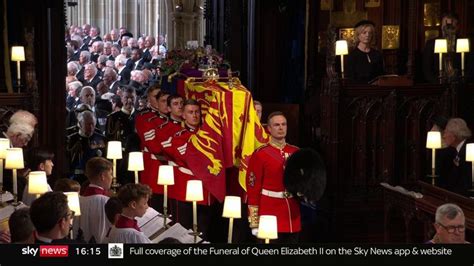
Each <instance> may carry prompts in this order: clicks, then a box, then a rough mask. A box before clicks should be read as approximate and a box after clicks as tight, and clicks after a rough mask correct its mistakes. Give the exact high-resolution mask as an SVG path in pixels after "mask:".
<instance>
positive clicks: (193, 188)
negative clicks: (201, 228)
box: [186, 180, 204, 243]
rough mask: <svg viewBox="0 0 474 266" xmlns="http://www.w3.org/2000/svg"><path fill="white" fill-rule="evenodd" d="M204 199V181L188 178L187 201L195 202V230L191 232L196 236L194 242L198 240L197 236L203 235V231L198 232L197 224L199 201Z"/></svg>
mask: <svg viewBox="0 0 474 266" xmlns="http://www.w3.org/2000/svg"><path fill="white" fill-rule="evenodd" d="M202 200H204V196H203V193H202V181H201V180H188V183H187V185H186V201H192V202H193V232H192V233H190V234H191V235H192V236H194V243H196V242H197V237H198V236H199V235H201V232H198V225H197V202H198V201H202Z"/></svg>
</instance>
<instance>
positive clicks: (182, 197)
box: [162, 127, 214, 206]
mask: <svg viewBox="0 0 474 266" xmlns="http://www.w3.org/2000/svg"><path fill="white" fill-rule="evenodd" d="M193 134H196V130H195V129H192V128H188V127H186V128H184V129H182V130H181V131H179V132H177V133H176V134H175V135H174V136H173V137H172V138H170V139H168V140H166V141H164V142H162V146H163V153H164V155H165V156H166V157H167V158H169V162H168V164H169V165H173V171H174V185H172V186H169V187H168V191H169V197H170V198H172V199H176V200H179V201H186V185H187V182H188V180H193V179H199V178H197V177H196V176H194V174H193V172H192V171H191V170H190V169H189V168H188V166H187V164H186V161H185V158H184V155H185V153H186V147H187V145H188V140H189V138H190V137H191V136H192V135H193ZM203 194H204V195H203V196H204V200H203V201H198V204H201V205H207V206H209V205H211V204H212V203H213V202H214V198H213V197H212V196H211V193H210V192H209V191H208V190H207V189H206V188H204V187H203Z"/></svg>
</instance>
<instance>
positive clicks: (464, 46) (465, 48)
mask: <svg viewBox="0 0 474 266" xmlns="http://www.w3.org/2000/svg"><path fill="white" fill-rule="evenodd" d="M468 52H469V39H457V40H456V53H461V70H462V76H463V77H464V53H468Z"/></svg>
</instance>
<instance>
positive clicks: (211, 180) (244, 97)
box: [185, 79, 269, 202]
mask: <svg viewBox="0 0 474 266" xmlns="http://www.w3.org/2000/svg"><path fill="white" fill-rule="evenodd" d="M185 85H186V98H191V99H195V100H197V101H198V102H199V103H200V104H201V107H202V111H203V124H202V126H201V128H200V129H199V130H198V132H197V133H196V135H193V136H192V137H191V138H190V140H189V143H188V147H187V149H186V161H187V164H188V166H189V168H190V169H191V171H192V172H193V173H194V175H195V176H196V177H198V178H199V179H201V180H202V181H203V183H204V186H205V187H206V188H207V189H208V190H209V191H210V192H211V194H213V195H214V196H215V197H216V198H217V199H218V200H219V201H221V202H222V201H223V200H224V197H225V195H226V177H225V169H226V168H229V167H233V166H235V167H237V168H238V169H239V176H238V178H239V183H240V185H241V186H242V188H243V189H245V176H246V173H247V166H248V160H249V159H250V156H251V155H252V153H253V151H254V150H255V149H257V148H258V147H260V146H261V145H263V144H265V143H267V142H268V140H269V138H268V135H267V134H266V132H265V130H264V129H263V127H262V125H261V123H260V121H259V119H258V117H257V114H256V112H255V108H254V106H253V100H252V96H251V94H250V92H249V91H248V90H247V89H246V88H245V87H244V86H242V85H241V84H240V82H216V81H207V82H195V81H193V79H188V80H187V81H186V82H185Z"/></svg>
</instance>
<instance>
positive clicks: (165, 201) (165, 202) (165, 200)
mask: <svg viewBox="0 0 474 266" xmlns="http://www.w3.org/2000/svg"><path fill="white" fill-rule="evenodd" d="M166 208H168V185H164V187H163V209H166ZM165 214H166V213H165Z"/></svg>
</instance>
